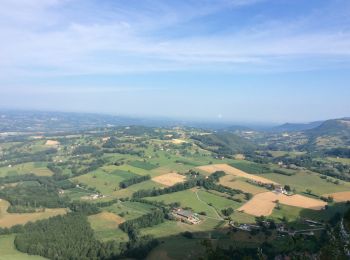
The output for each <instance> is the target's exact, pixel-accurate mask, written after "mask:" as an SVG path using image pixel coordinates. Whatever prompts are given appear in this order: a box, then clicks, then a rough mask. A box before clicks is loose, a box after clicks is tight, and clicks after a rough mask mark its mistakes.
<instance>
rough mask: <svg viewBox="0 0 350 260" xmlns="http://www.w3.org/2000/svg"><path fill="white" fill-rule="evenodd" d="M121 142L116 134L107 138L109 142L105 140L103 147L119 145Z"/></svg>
mask: <svg viewBox="0 0 350 260" xmlns="http://www.w3.org/2000/svg"><path fill="white" fill-rule="evenodd" d="M119 143H120V142H119V141H118V139H117V138H115V137H114V136H112V137H111V138H109V139H108V140H107V142H105V143H104V144H103V145H102V147H103V148H115V147H117V146H118V144H119Z"/></svg>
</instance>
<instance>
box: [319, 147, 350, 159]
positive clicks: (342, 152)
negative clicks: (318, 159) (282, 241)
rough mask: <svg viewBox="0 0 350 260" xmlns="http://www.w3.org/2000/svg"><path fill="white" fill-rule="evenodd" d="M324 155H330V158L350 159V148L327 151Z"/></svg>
mask: <svg viewBox="0 0 350 260" xmlns="http://www.w3.org/2000/svg"><path fill="white" fill-rule="evenodd" d="M324 153H325V155H328V156H336V157H342V158H350V148H345V147H338V148H333V149H329V150H326V151H325V152H324Z"/></svg>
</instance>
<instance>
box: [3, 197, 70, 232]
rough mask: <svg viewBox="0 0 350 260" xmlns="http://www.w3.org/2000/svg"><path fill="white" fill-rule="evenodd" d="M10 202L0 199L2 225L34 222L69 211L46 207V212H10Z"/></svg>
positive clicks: (10, 225) (8, 225)
mask: <svg viewBox="0 0 350 260" xmlns="http://www.w3.org/2000/svg"><path fill="white" fill-rule="evenodd" d="M9 205H10V203H8V202H7V201H5V200H2V199H0V227H12V226H14V225H18V224H26V223H27V222H30V221H32V222H34V221H36V220H40V219H46V218H50V217H54V216H57V215H63V214H66V213H67V210H66V209H61V208H58V209H45V211H44V212H36V213H23V214H19V213H14V214H12V213H8V212H7V208H8V207H9Z"/></svg>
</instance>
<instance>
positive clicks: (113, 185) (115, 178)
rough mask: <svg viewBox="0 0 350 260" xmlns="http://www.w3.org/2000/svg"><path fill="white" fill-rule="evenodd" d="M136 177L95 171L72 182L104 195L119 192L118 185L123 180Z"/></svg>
mask: <svg viewBox="0 0 350 260" xmlns="http://www.w3.org/2000/svg"><path fill="white" fill-rule="evenodd" d="M135 176H138V175H136V174H134V173H132V172H127V171H121V170H114V171H111V172H107V171H104V170H103V169H98V170H96V171H93V172H90V173H87V174H84V175H81V176H78V177H75V178H73V179H72V180H73V182H74V181H77V182H79V183H84V184H86V185H87V186H89V187H94V188H96V189H97V190H98V191H100V192H102V194H104V195H109V194H112V193H113V192H115V191H117V190H119V189H120V188H119V183H120V182H121V181H123V180H126V179H130V178H132V177H135Z"/></svg>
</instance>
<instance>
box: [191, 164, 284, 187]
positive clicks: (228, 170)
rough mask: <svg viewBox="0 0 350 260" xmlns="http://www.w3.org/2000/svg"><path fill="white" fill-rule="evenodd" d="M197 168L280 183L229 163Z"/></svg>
mask: <svg viewBox="0 0 350 260" xmlns="http://www.w3.org/2000/svg"><path fill="white" fill-rule="evenodd" d="M197 169H199V170H202V171H206V172H209V173H214V172H216V171H224V172H225V173H226V174H232V175H234V176H237V177H242V178H246V179H250V180H253V181H256V182H261V183H265V184H269V183H272V184H278V183H276V182H274V181H271V180H269V179H266V178H264V177H260V176H256V175H253V174H249V173H246V172H244V171H241V170H239V169H237V168H234V167H232V166H230V165H227V164H213V165H206V166H200V167H197Z"/></svg>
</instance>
